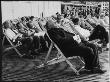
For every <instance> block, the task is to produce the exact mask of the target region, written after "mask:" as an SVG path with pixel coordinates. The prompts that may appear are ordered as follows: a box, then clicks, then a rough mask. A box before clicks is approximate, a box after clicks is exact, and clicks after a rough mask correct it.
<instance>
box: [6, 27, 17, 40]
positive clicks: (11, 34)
mask: <svg viewBox="0 0 110 82" xmlns="http://www.w3.org/2000/svg"><path fill="white" fill-rule="evenodd" d="M5 33H6V35H7V36H8V37H9V38H10V39H11V40H13V38H14V37H15V36H16V34H15V33H14V32H13V31H12V30H11V29H9V28H7V29H6V31H5Z"/></svg>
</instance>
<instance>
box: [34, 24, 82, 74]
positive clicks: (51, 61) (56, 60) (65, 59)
mask: <svg viewBox="0 0 110 82" xmlns="http://www.w3.org/2000/svg"><path fill="white" fill-rule="evenodd" d="M41 28H42V29H43V31H45V33H46V35H47V36H48V38H49V39H50V41H51V45H50V47H49V50H48V53H47V55H46V58H45V60H44V63H43V64H41V65H39V66H36V68H41V67H45V66H47V65H52V64H55V63H60V62H62V61H66V63H67V64H68V65H69V66H70V68H71V69H72V70H73V71H74V72H75V74H77V75H79V71H80V70H81V69H82V68H83V67H84V66H83V67H81V68H80V69H79V70H77V69H76V68H75V66H74V65H73V64H72V63H71V62H70V61H69V59H73V58H79V60H81V58H80V57H79V56H73V57H69V58H66V57H65V55H64V54H63V53H62V51H61V50H60V48H59V47H58V46H57V45H56V43H54V42H53V41H52V40H51V38H50V37H49V35H48V33H47V30H46V29H45V28H44V27H43V26H41ZM53 46H55V48H56V49H57V50H58V54H60V55H61V56H60V58H54V59H53V60H50V61H48V58H49V56H50V52H51V50H52V47H53ZM81 62H82V63H83V64H84V62H83V61H82V60H81Z"/></svg>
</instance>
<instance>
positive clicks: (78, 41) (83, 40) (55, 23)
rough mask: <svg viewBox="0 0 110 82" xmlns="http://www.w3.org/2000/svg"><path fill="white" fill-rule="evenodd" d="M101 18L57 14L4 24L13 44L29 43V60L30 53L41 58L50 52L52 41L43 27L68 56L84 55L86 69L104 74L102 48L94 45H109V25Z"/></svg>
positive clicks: (26, 18) (23, 18) (25, 18)
mask: <svg viewBox="0 0 110 82" xmlns="http://www.w3.org/2000/svg"><path fill="white" fill-rule="evenodd" d="M101 17H102V15H100V19H99V18H97V17H95V16H94V17H91V16H90V15H88V16H87V18H86V19H85V18H83V16H82V15H79V16H76V17H74V16H70V15H64V16H63V15H60V14H59V13H57V14H56V15H55V16H54V15H53V16H51V17H48V18H43V19H40V18H36V17H33V16H30V17H22V18H21V19H19V20H16V21H17V22H15V21H11V20H9V21H5V22H4V23H3V25H4V28H5V29H6V33H7V35H9V37H12V40H13V42H16V40H17V39H20V40H21V42H23V44H26V47H27V51H28V52H27V54H29V55H28V56H29V57H30V54H31V55H39V54H40V52H42V51H48V48H49V46H50V40H49V38H48V37H47V35H46V33H45V31H43V29H42V28H40V27H43V28H46V30H47V33H48V34H49V36H50V38H51V39H52V40H53V41H54V42H55V43H56V44H57V45H58V47H59V48H60V49H61V51H62V52H63V53H64V55H65V56H66V57H69V56H81V57H83V59H84V62H85V69H87V70H89V71H91V72H92V73H104V71H103V70H101V66H100V63H99V57H98V46H99V45H96V44H95V43H94V42H93V40H96V39H99V40H100V43H102V45H103V46H107V44H108V42H109V41H108V27H109V22H108V21H107V20H105V19H104V18H101ZM106 19H107V17H106ZM96 21H97V22H96ZM11 30H12V32H14V30H15V31H16V33H17V35H16V36H15V35H14V33H15V32H14V33H11ZM10 33H11V36H10ZM15 37H16V38H15ZM21 38H23V39H21Z"/></svg>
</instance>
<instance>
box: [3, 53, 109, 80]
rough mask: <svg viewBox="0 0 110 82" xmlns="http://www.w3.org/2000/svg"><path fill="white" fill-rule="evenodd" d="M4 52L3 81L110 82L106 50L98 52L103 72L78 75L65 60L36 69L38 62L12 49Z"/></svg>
mask: <svg viewBox="0 0 110 82" xmlns="http://www.w3.org/2000/svg"><path fill="white" fill-rule="evenodd" d="M53 53H55V52H53ZM6 54H8V55H5V54H4V56H3V58H2V80H3V81H37V82H40V81H41V82H110V76H109V74H110V70H109V54H108V51H104V52H103V53H101V54H99V57H100V62H101V64H102V66H103V67H102V68H103V69H105V70H107V72H106V73H105V74H87V73H85V72H83V71H81V75H79V76H76V75H75V74H74V73H73V72H72V70H71V69H70V68H69V66H68V65H67V64H66V63H65V62H62V63H58V64H55V65H51V66H48V67H46V68H41V69H36V68H35V66H36V65H38V62H32V61H31V60H26V59H23V58H19V57H17V56H16V55H15V54H13V53H12V51H10V52H8V53H6ZM10 54H11V55H10ZM76 60H77V59H76ZM76 60H75V59H74V61H73V60H72V63H73V64H75V63H74V62H75V61H76Z"/></svg>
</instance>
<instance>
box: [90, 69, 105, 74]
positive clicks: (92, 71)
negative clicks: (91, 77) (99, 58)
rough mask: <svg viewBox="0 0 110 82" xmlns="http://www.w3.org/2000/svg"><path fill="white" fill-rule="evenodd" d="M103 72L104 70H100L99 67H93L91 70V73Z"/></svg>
mask: <svg viewBox="0 0 110 82" xmlns="http://www.w3.org/2000/svg"><path fill="white" fill-rule="evenodd" d="M105 72H106V70H102V69H100V68H94V69H92V70H91V73H100V74H103V73H105Z"/></svg>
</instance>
